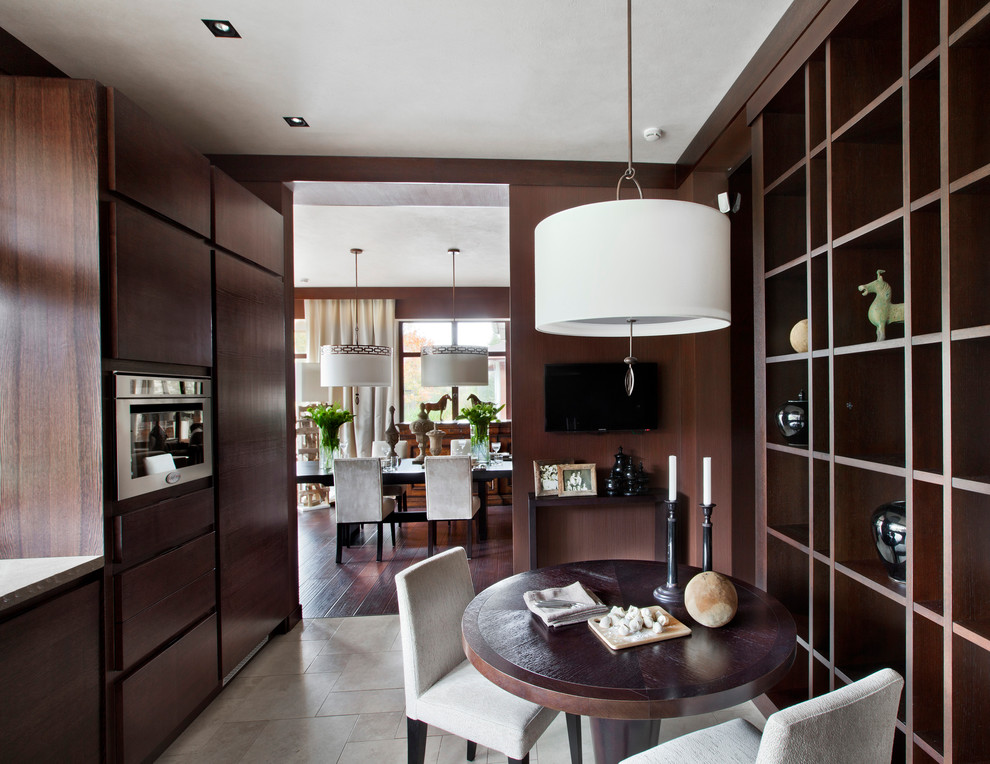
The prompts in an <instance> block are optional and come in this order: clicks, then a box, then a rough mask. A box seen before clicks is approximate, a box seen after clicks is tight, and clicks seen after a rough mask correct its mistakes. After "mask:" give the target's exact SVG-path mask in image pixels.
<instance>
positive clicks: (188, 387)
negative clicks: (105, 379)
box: [113, 372, 213, 499]
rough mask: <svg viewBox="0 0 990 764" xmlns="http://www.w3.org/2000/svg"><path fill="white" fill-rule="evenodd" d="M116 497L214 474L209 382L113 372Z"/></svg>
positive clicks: (207, 380) (135, 494)
mask: <svg viewBox="0 0 990 764" xmlns="http://www.w3.org/2000/svg"><path fill="white" fill-rule="evenodd" d="M113 384H114V398H115V404H116V417H117V427H116V431H117V499H129V498H131V497H132V496H138V495H140V494H144V493H149V492H151V491H157V490H160V489H162V488H165V487H167V486H170V485H176V484H177V483H180V482H188V481H190V480H195V479H197V478H203V477H209V476H210V475H212V474H213V431H212V419H211V409H210V380H209V379H206V378H203V377H152V376H142V375H136V374H123V373H119V372H117V373H115V374H114V376H113Z"/></svg>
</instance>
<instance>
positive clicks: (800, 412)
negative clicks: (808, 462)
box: [774, 390, 808, 446]
mask: <svg viewBox="0 0 990 764" xmlns="http://www.w3.org/2000/svg"><path fill="white" fill-rule="evenodd" d="M774 421H775V422H776V423H777V429H778V430H780V434H781V435H783V436H784V439H785V440H786V441H787V444H788V445H789V446H807V445H808V401H807V400H805V397H804V390H802V391H801V392H799V393H798V397H797V400H793V401H787V403H785V404H784V405H783V406H781V407H780V408H779V409H777V411H776V412H775V414H774Z"/></svg>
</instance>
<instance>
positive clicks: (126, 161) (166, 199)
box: [107, 88, 210, 238]
mask: <svg viewBox="0 0 990 764" xmlns="http://www.w3.org/2000/svg"><path fill="white" fill-rule="evenodd" d="M107 141H108V147H107V155H108V157H107V159H108V168H107V186H108V187H109V189H110V190H111V191H116V192H117V193H118V194H123V195H124V196H126V197H128V198H130V199H133V200H134V201H136V202H138V203H139V204H143V205H144V206H145V207H149V208H151V209H153V210H154V211H155V212H158V213H159V214H161V215H164V216H165V217H167V218H169V219H170V220H174V221H175V222H176V223H178V224H179V225H182V226H185V227H186V228H189V229H190V230H192V231H195V232H196V233H198V234H201V235H202V236H203V237H204V238H205V237H207V236H209V235H210V163H209V162H208V161H207V159H206V158H205V157H204V156H202V155H201V154H200V153H199V152H197V151H196V150H195V149H192V148H190V147H189V146H186V145H185V144H184V143H183V142H182V141H180V140H179V139H178V138H177V137H176V136H175V134H174V133H172V131H171V130H169V129H168V128H166V127H165V126H163V125H161V124H159V123H157V122H156V121H155V120H154V119H152V118H151V117H150V116H149V115H148V114H147V113H145V112H144V111H143V110H142V109H141V108H140V107H139V106H138V105H137V104H136V103H134V102H133V101H132V100H131V99H129V98H127V97H126V96H125V95H123V93H121V92H120V91H119V90H114V89H113V88H108V89H107Z"/></svg>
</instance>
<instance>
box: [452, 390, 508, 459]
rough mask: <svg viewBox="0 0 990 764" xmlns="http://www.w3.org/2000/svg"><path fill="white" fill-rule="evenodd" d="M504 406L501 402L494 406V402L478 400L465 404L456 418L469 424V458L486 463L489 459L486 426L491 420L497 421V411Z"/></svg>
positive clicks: (489, 440)
mask: <svg viewBox="0 0 990 764" xmlns="http://www.w3.org/2000/svg"><path fill="white" fill-rule="evenodd" d="M504 408H505V404H504V403H503V404H502V405H501V406H498V407H496V406H495V404H494V403H489V402H487V401H478V402H477V403H475V404H474V405H472V406H465V407H464V408H462V409H461V413H460V414H458V415H457V418H458V419H466V420H467V421H468V423H469V424H470V425H471V458H472V459H473V460H474V461H475V462H476V463H477V464H488V462H489V461H490V459H491V454H490V443H491V439H490V436H489V434H488V428H489V426H490V425H491V423H492V422H497V421H498V412H500V411H501V410H502V409H504Z"/></svg>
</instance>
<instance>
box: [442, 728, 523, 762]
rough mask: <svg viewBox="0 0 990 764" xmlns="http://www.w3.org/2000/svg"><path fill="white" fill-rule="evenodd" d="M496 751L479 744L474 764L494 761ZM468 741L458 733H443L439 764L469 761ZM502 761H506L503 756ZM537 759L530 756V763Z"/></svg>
mask: <svg viewBox="0 0 990 764" xmlns="http://www.w3.org/2000/svg"><path fill="white" fill-rule="evenodd" d="M493 753H494V752H493V751H490V750H489V749H487V748H485V746H483V745H479V746H478V753H477V755H476V756H475V758H474V764H488V763H489V762H491V761H492V759H491V756H492V754H493ZM466 756H467V742H466V741H465V740H464V739H463V738H459V737H457V736H456V735H443V736H441V737H440V752H439V753H438V754H437V764H464V762H466V761H467V758H466ZM502 761H506V758H505V757H504V756H503V757H502ZM534 761H535V760H534V759H533V757H532V756H531V757H530V764H533V762H534Z"/></svg>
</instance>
